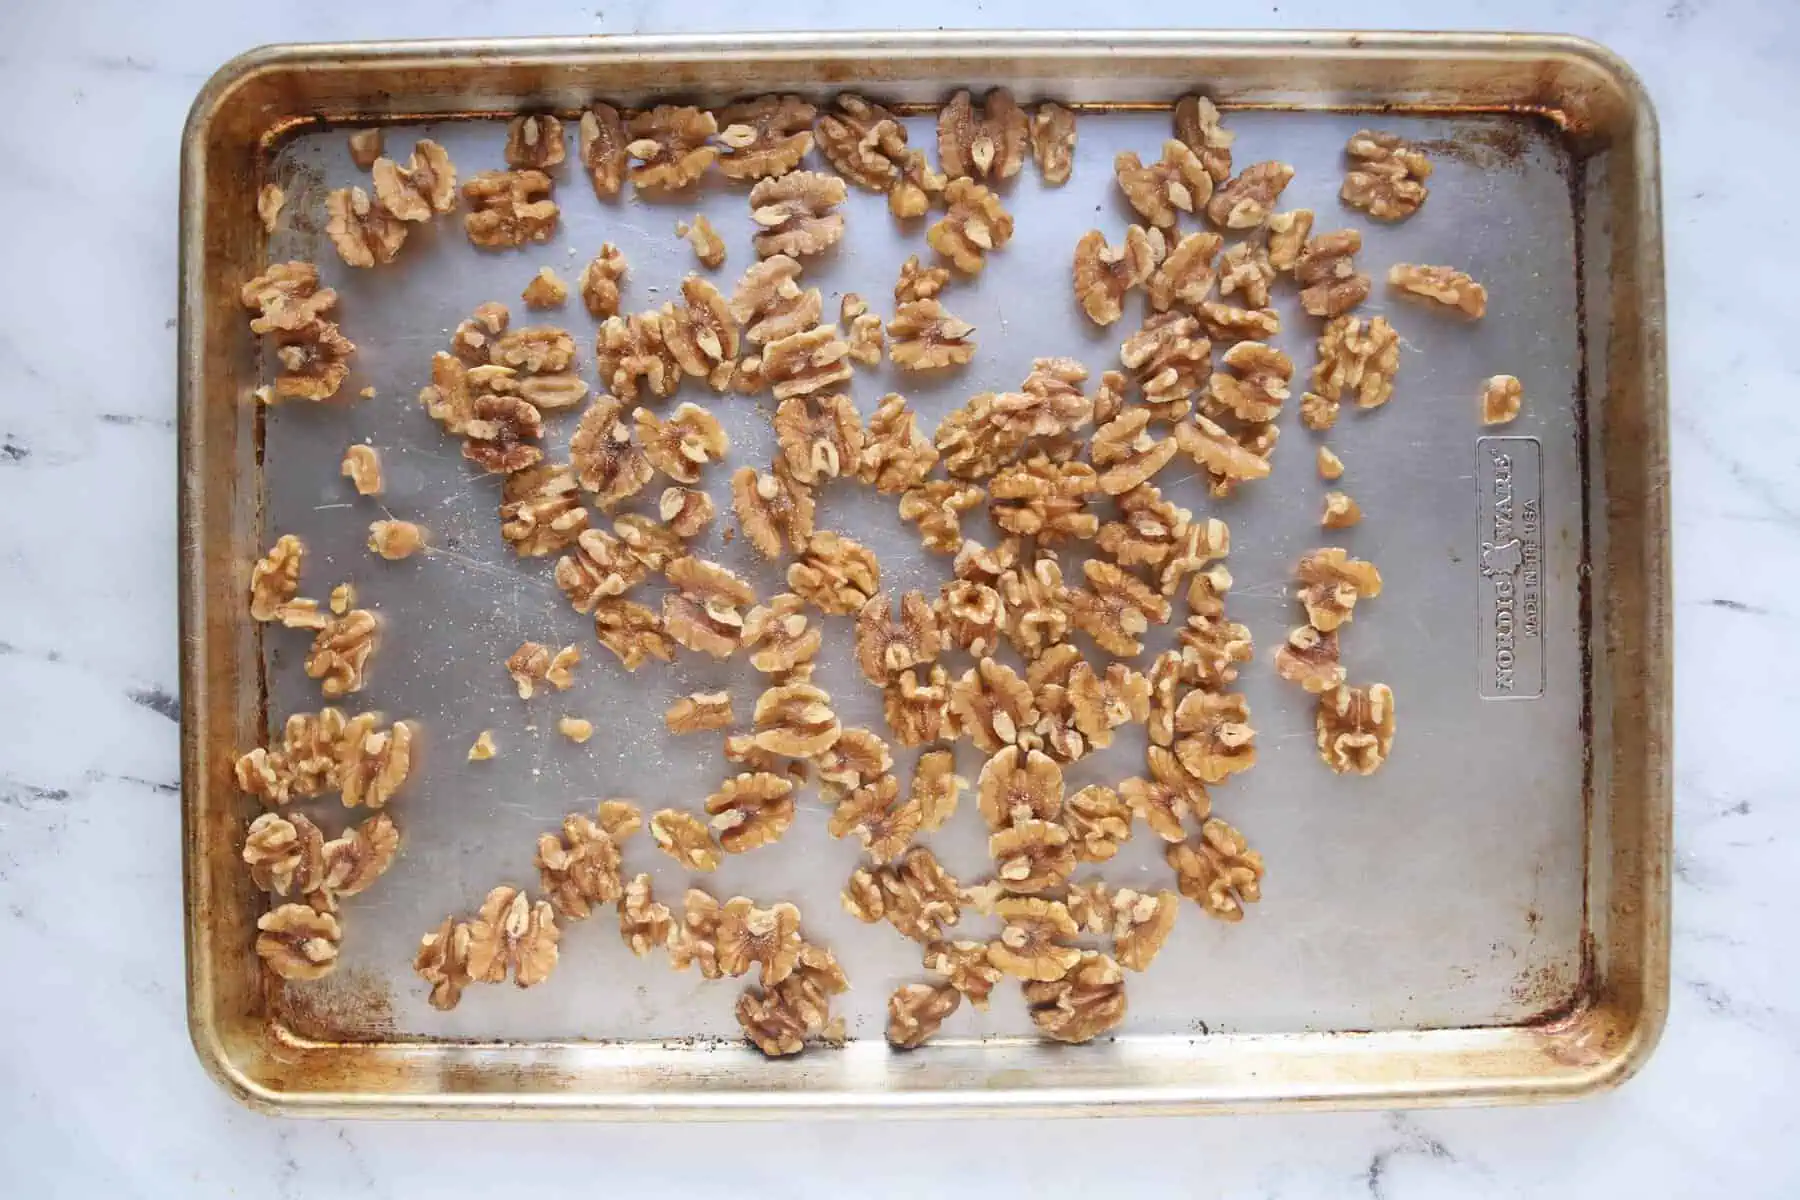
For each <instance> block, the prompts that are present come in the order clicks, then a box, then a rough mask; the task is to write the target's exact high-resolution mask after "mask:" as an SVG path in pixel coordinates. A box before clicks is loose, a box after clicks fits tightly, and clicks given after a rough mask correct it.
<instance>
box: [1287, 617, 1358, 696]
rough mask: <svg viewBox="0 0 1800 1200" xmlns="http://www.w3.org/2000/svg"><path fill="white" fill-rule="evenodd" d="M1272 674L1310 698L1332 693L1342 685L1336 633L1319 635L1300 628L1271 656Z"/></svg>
mask: <svg viewBox="0 0 1800 1200" xmlns="http://www.w3.org/2000/svg"><path fill="white" fill-rule="evenodd" d="M1275 673H1276V674H1277V675H1279V676H1281V678H1283V679H1285V680H1287V681H1288V682H1289V683H1297V684H1299V685H1300V686H1301V687H1303V688H1305V689H1306V690H1307V691H1308V692H1311V693H1313V694H1314V695H1319V694H1322V693H1325V692H1330V691H1332V690H1334V689H1335V688H1336V687H1337V686H1338V685H1339V684H1341V683H1343V682H1344V666H1343V664H1342V663H1340V662H1339V661H1338V639H1337V632H1336V631H1335V630H1333V631H1332V632H1330V633H1320V632H1319V631H1318V630H1317V629H1314V628H1313V627H1312V626H1311V625H1302V626H1300V627H1299V628H1298V629H1296V630H1294V631H1293V632H1292V633H1290V634H1288V636H1287V642H1286V644H1284V645H1283V646H1282V647H1281V649H1280V650H1278V651H1276V652H1275Z"/></svg>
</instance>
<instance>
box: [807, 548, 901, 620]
mask: <svg viewBox="0 0 1800 1200" xmlns="http://www.w3.org/2000/svg"><path fill="white" fill-rule="evenodd" d="M787 582H788V587H789V588H790V589H792V590H793V591H794V593H795V594H796V595H798V596H800V597H801V598H802V599H804V600H806V601H808V602H810V603H811V604H813V605H814V606H816V607H817V608H818V609H819V611H820V612H823V613H831V614H835V615H837V616H849V615H851V614H853V613H855V612H857V611H859V610H860V609H861V608H862V606H863V605H865V604H867V603H868V602H869V600H870V598H871V597H873V596H874V595H875V593H876V591H877V590H878V589H879V588H880V587H881V564H880V563H879V562H877V561H876V559H875V555H874V554H873V553H872V552H871V551H870V550H869V549H868V547H866V546H864V545H862V544H861V543H860V542H854V541H851V540H850V539H849V538H847V537H844V536H843V535H842V534H838V533H832V532H830V531H829V530H823V529H822V530H819V531H818V532H816V533H814V534H813V535H812V537H811V538H809V539H808V540H807V542H806V545H805V547H804V548H802V549H801V550H800V553H799V557H798V558H797V559H796V560H795V561H794V562H793V563H791V564H789V566H788V570H787Z"/></svg>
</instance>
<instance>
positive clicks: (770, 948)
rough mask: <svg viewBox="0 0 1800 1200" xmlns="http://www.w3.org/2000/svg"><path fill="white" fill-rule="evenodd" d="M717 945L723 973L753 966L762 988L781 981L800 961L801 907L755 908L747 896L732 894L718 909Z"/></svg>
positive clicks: (746, 969) (779, 905)
mask: <svg viewBox="0 0 1800 1200" xmlns="http://www.w3.org/2000/svg"><path fill="white" fill-rule="evenodd" d="M716 945H717V947H718V955H719V969H720V970H722V971H723V972H724V973H725V974H727V975H732V976H738V975H744V974H747V973H748V972H749V970H750V968H751V967H752V966H756V967H759V968H761V972H762V975H761V978H762V983H763V985H764V986H765V987H767V986H770V985H773V984H777V983H780V982H781V981H782V980H784V979H786V978H787V977H788V976H789V975H790V974H792V973H793V971H794V968H795V967H796V966H798V965H799V962H800V950H801V946H802V942H801V939H800V910H799V909H797V908H795V907H794V906H793V905H792V904H775V905H771V906H770V907H768V908H758V907H756V904H755V902H754V901H752V900H750V899H749V898H748V897H747V896H734V897H732V898H731V899H730V900H728V901H726V902H725V904H724V905H723V906H722V907H721V908H720V910H719V926H718V935H717V938H716Z"/></svg>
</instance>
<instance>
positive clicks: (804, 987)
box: [737, 942, 850, 1057]
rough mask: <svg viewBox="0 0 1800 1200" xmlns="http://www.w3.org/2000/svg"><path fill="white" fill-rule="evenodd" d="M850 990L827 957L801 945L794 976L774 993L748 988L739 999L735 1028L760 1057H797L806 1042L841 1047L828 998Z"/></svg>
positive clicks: (839, 1022)
mask: <svg viewBox="0 0 1800 1200" xmlns="http://www.w3.org/2000/svg"><path fill="white" fill-rule="evenodd" d="M849 986H850V984H849V982H848V981H847V980H846V979H845V978H844V972H843V969H842V968H840V967H839V966H838V964H837V960H836V959H835V958H833V957H832V955H831V952H830V951H829V950H826V949H825V948H823V947H821V946H815V945H813V944H812V943H810V942H802V943H801V945H800V951H799V955H798V962H797V964H796V966H795V967H794V970H793V973H792V974H791V975H789V976H788V977H787V978H786V979H783V980H782V981H781V982H780V983H779V984H776V985H775V986H774V987H773V988H767V987H765V988H762V989H758V988H754V987H752V988H746V989H744V992H743V994H742V995H740V996H739V997H738V1002H737V1018H738V1024H740V1025H741V1026H743V1029H744V1036H745V1037H747V1038H749V1039H750V1042H751V1044H752V1045H754V1046H755V1047H756V1048H757V1049H758V1050H761V1051H762V1052H763V1053H764V1054H767V1055H770V1056H771V1057H779V1056H782V1055H788V1054H798V1053H800V1051H801V1050H803V1049H805V1046H806V1039H807V1038H809V1037H823V1038H825V1039H827V1040H828V1041H835V1042H837V1043H840V1044H841V1042H842V1041H843V1032H842V1029H843V1020H842V1018H838V1019H836V1020H833V1019H832V1018H831V1015H830V1006H831V997H832V996H835V995H837V994H839V993H841V992H843V991H844V990H845V989H846V988H848V987H849Z"/></svg>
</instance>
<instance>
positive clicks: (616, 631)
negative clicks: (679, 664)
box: [594, 599, 675, 671]
mask: <svg viewBox="0 0 1800 1200" xmlns="http://www.w3.org/2000/svg"><path fill="white" fill-rule="evenodd" d="M594 636H595V637H597V638H598V639H599V640H600V644H601V645H602V646H605V647H606V648H607V649H608V650H610V651H612V653H613V655H614V656H615V657H617V658H618V660H619V664H620V665H621V666H623V667H624V668H625V669H626V670H627V671H635V670H637V669H638V668H639V667H641V666H643V665H644V661H645V660H646V659H651V658H654V659H657V660H659V661H661V662H668V661H670V660H671V659H673V658H674V657H675V643H674V642H673V641H672V640H671V639H670V638H669V635H668V632H667V631H666V630H665V629H664V628H663V624H662V619H661V618H660V617H658V616H657V614H656V610H655V609H651V608H646V607H644V606H643V605H642V604H637V603H634V602H633V601H630V600H619V599H606V600H602V601H600V602H599V603H598V604H596V605H594Z"/></svg>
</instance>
